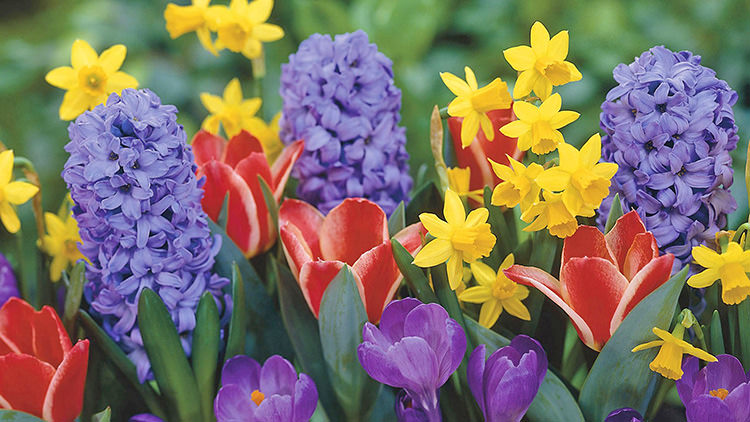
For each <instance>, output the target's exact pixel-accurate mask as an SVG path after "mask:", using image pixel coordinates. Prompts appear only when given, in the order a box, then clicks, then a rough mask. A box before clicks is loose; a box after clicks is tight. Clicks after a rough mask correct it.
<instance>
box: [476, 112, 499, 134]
mask: <svg viewBox="0 0 750 422" xmlns="http://www.w3.org/2000/svg"><path fill="white" fill-rule="evenodd" d="M479 126H480V127H481V128H482V132H484V137H485V138H487V140H488V141H493V140H495V128H494V127H493V126H492V122H491V121H490V118H489V117H487V115H486V114H485V113H481V114H480V115H479Z"/></svg>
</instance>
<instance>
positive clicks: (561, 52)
mask: <svg viewBox="0 0 750 422" xmlns="http://www.w3.org/2000/svg"><path fill="white" fill-rule="evenodd" d="M568 38H569V36H568V31H560V32H558V33H557V34H556V35H555V36H554V37H552V39H551V40H550V41H549V47H548V48H547V55H548V56H549V57H550V58H551V59H553V60H559V61H563V60H565V58H566V57H568V42H569V39H568Z"/></svg>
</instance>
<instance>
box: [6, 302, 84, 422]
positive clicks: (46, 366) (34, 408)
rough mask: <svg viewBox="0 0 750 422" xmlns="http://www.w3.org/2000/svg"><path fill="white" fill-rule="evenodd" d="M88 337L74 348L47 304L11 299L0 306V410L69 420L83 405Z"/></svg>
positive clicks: (55, 421) (61, 421)
mask: <svg viewBox="0 0 750 422" xmlns="http://www.w3.org/2000/svg"><path fill="white" fill-rule="evenodd" d="M88 359H89V341H88V340H81V341H79V342H78V343H76V344H75V346H73V345H72V344H71V342H70V338H69V337H68V334H67V333H66V332H65V329H64V328H63V325H62V321H60V317H59V316H57V314H56V313H55V311H54V310H53V309H52V308H50V307H49V306H45V307H43V308H42V310H41V311H39V312H36V311H34V308H32V307H31V305H29V304H28V303H26V302H24V301H23V300H21V299H18V298H11V299H10V300H8V301H7V302H6V303H5V305H3V307H2V308H0V409H13V410H18V411H21V412H26V413H30V414H32V415H34V416H38V417H40V418H42V419H44V420H45V421H48V422H72V421H73V420H74V419H75V418H76V417H77V416H78V414H79V413H81V409H82V407H83V387H84V383H85V381H86V369H87V367H88Z"/></svg>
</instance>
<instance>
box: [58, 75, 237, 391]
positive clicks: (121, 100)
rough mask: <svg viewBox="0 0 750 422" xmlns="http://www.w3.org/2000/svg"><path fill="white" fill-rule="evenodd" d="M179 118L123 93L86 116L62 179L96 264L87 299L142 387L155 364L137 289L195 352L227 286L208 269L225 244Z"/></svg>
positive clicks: (143, 94) (75, 132)
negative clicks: (202, 308)
mask: <svg viewBox="0 0 750 422" xmlns="http://www.w3.org/2000/svg"><path fill="white" fill-rule="evenodd" d="M176 111H177V109H176V108H175V107H174V106H171V105H162V104H161V101H160V99H159V97H157V96H156V94H154V93H153V92H151V91H149V90H140V91H136V90H133V89H126V90H123V93H122V96H118V95H116V94H113V95H111V96H110V97H109V99H108V100H107V104H106V105H102V106H98V107H96V108H95V109H94V110H93V111H92V112H86V113H84V114H83V115H81V116H79V117H78V119H76V121H75V123H73V124H71V125H70V127H69V128H68V132H69V134H70V139H71V141H70V143H68V144H67V145H66V146H65V150H66V151H68V152H69V153H70V158H69V159H68V161H67V163H66V164H65V169H64V170H63V173H62V176H63V179H64V180H65V182H66V183H67V185H68V188H69V189H70V193H71V197H72V199H73V201H74V202H75V206H74V207H73V215H74V217H75V218H76V220H77V221H78V226H79V228H80V233H81V239H82V241H83V243H82V245H81V247H80V250H81V252H82V253H83V254H84V255H85V256H86V258H88V260H89V264H88V265H87V268H86V269H87V271H86V275H87V278H88V280H89V283H88V284H87V286H86V289H85V297H86V299H87V301H88V302H89V303H91V307H92V309H93V310H94V311H95V313H96V314H98V317H99V318H100V319H101V321H102V324H103V327H104V329H105V330H106V332H107V333H108V334H110V335H111V336H112V337H113V338H114V339H115V341H117V342H118V344H119V345H120V346H121V347H122V348H123V349H124V350H125V351H126V352H127V353H128V355H129V357H130V358H131V360H133V362H134V363H135V364H136V366H137V369H138V376H139V378H140V379H141V380H145V379H146V378H147V377H148V375H149V368H150V364H149V361H148V358H147V356H146V352H145V349H144V348H143V342H142V340H141V335H140V332H139V331H138V326H137V322H136V314H137V303H138V297H139V295H140V292H141V291H142V290H143V289H144V288H150V289H152V290H154V291H155V292H157V293H158V294H159V296H160V297H161V299H162V300H163V301H164V303H165V304H166V306H167V309H169V312H170V314H171V316H172V319H173V321H174V323H175V325H176V326H177V330H178V332H179V333H180V334H181V337H182V341H183V347H184V348H185V351H186V352H189V351H190V333H191V331H192V330H193V328H194V327H195V308H196V307H197V305H198V301H199V299H200V297H201V295H202V294H203V292H205V291H210V292H211V293H213V294H214V295H219V294H220V289H221V287H222V286H224V285H225V284H227V283H228V280H226V279H224V278H221V277H219V276H217V275H215V274H212V273H211V272H210V271H211V268H212V267H213V264H214V256H216V254H217V253H218V250H219V247H220V242H219V239H218V238H216V239H214V238H213V237H212V236H211V233H210V231H209V228H208V224H207V217H206V214H205V213H204V212H203V210H202V209H201V205H200V200H201V196H202V195H203V191H202V190H201V184H202V183H203V181H199V180H198V179H197V178H196V176H195V169H196V166H195V164H194V163H193V153H192V151H191V149H190V147H189V146H188V145H187V144H186V142H185V139H186V136H185V132H184V130H183V128H182V126H181V125H179V124H177V122H176V118H177V117H176Z"/></svg>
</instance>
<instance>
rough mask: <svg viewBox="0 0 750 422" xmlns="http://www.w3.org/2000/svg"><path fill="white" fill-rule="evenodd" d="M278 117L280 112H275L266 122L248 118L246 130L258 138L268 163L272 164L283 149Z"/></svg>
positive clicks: (279, 117)
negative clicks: (247, 128)
mask: <svg viewBox="0 0 750 422" xmlns="http://www.w3.org/2000/svg"><path fill="white" fill-rule="evenodd" d="M279 119H281V112H279V113H276V115H275V116H273V119H271V121H270V122H269V123H268V124H266V123H265V122H263V120H261V119H250V122H249V123H248V126H249V130H248V131H249V132H250V133H252V134H253V136H255V137H256V138H258V140H259V141H260V143H261V145H263V152H264V153H265V154H266V157H267V158H268V164H273V162H274V161H276V158H278V156H279V154H281V150H282V149H284V144H282V143H281V138H279Z"/></svg>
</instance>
